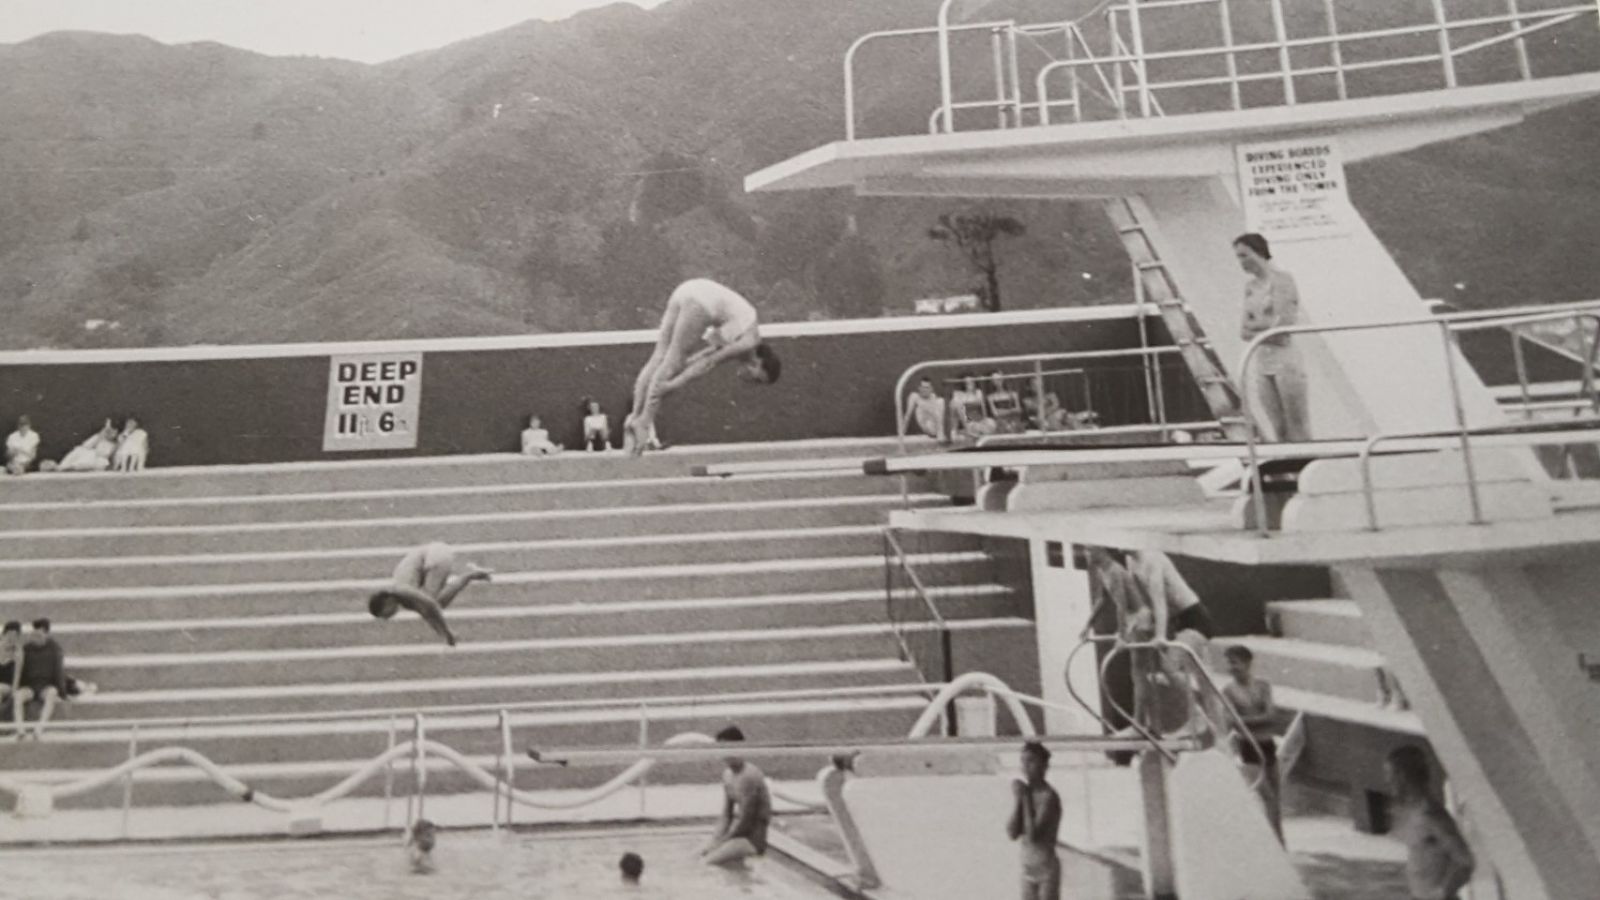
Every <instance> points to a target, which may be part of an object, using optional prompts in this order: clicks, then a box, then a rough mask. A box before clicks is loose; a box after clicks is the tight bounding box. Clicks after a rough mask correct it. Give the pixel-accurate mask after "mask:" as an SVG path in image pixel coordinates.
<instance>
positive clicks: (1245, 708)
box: [1222, 644, 1283, 844]
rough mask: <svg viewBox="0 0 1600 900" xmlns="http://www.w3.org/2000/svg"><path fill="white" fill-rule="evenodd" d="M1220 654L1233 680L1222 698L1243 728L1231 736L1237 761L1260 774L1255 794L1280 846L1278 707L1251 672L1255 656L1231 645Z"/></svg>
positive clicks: (1269, 690) (1264, 684) (1269, 689)
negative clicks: (1236, 750)
mask: <svg viewBox="0 0 1600 900" xmlns="http://www.w3.org/2000/svg"><path fill="white" fill-rule="evenodd" d="M1222 655H1223V657H1224V658H1225V659H1226V660H1227V661H1228V674H1229V675H1230V676H1232V678H1233V680H1232V681H1230V682H1229V683H1227V684H1225V685H1223V686H1222V696H1223V697H1224V698H1226V699H1227V701H1228V703H1229V705H1231V706H1232V707H1233V711H1234V712H1235V713H1237V714H1238V715H1239V722H1241V723H1242V724H1243V725H1244V729H1245V730H1244V732H1243V733H1236V734H1234V735H1233V739H1234V742H1235V746H1236V747H1237V748H1238V752H1239V762H1240V763H1243V764H1244V765H1247V766H1251V767H1253V768H1255V769H1258V770H1259V771H1260V776H1261V777H1260V780H1259V782H1258V783H1257V785H1256V793H1257V794H1258V795H1259V796H1260V797H1261V806H1262V808H1263V809H1265V810H1266V811H1267V823H1268V824H1270V825H1271V826H1272V833H1273V834H1275V835H1277V836H1278V843H1280V844H1281V843H1283V802H1282V798H1281V797H1280V796H1279V790H1280V788H1281V785H1282V777H1281V776H1280V775H1279V774H1278V741H1277V736H1276V734H1275V732H1274V729H1276V728H1277V726H1278V708H1277V706H1276V705H1274V704H1273V702H1272V685H1271V684H1270V683H1269V682H1268V681H1267V680H1266V679H1265V678H1257V677H1256V676H1255V673H1254V672H1253V671H1252V670H1251V668H1252V666H1253V665H1254V662H1255V654H1254V653H1251V652H1250V648H1249V647H1246V646H1244V645H1243V644H1233V645H1231V646H1229V647H1228V649H1227V650H1225V651H1223V654H1222ZM1235 730H1236V731H1237V728H1236V729H1235Z"/></svg>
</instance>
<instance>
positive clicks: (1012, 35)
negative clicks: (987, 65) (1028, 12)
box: [1006, 25, 1022, 128]
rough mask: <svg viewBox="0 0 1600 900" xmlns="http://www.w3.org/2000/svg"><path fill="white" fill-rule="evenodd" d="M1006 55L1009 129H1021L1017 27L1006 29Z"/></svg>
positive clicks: (1020, 71)
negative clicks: (1007, 60) (1009, 101)
mask: <svg viewBox="0 0 1600 900" xmlns="http://www.w3.org/2000/svg"><path fill="white" fill-rule="evenodd" d="M1006 55H1007V56H1008V57H1009V71H1010V75H1011V127H1012V128H1021V127H1022V68H1021V63H1020V62H1019V61H1018V60H1017V27H1016V26H1015V25H1012V26H1011V27H1009V28H1007V29H1006Z"/></svg>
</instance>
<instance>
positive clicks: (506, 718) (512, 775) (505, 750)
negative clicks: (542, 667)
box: [500, 709, 517, 830]
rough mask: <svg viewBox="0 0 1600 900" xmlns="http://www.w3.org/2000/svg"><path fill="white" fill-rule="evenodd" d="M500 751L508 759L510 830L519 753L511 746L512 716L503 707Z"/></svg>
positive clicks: (508, 824) (507, 790)
mask: <svg viewBox="0 0 1600 900" xmlns="http://www.w3.org/2000/svg"><path fill="white" fill-rule="evenodd" d="M500 753H501V755H502V756H503V757H504V758H505V761H506V772H505V779H506V829H507V830H510V828H511V826H512V823H513V819H512V811H513V810H514V809H515V808H516V804H515V803H514V802H513V801H512V799H511V794H512V792H513V791H515V790H516V789H517V754H516V751H515V750H513V749H512V748H511V716H510V715H509V714H507V713H506V711H505V710H503V709H502V710H501V711H500Z"/></svg>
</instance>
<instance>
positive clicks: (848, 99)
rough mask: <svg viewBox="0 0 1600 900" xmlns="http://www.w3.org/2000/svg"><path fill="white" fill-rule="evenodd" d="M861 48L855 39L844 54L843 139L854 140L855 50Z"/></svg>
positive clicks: (859, 42)
mask: <svg viewBox="0 0 1600 900" xmlns="http://www.w3.org/2000/svg"><path fill="white" fill-rule="evenodd" d="M859 46H861V41H860V40H859V39H857V41H856V42H855V43H854V44H851V45H850V49H849V50H846V51H845V52H844V139H845V140H847V141H853V140H855V139H856V48H857V47H859Z"/></svg>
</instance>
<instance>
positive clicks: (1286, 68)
mask: <svg viewBox="0 0 1600 900" xmlns="http://www.w3.org/2000/svg"><path fill="white" fill-rule="evenodd" d="M1272 30H1273V33H1274V34H1276V35H1277V38H1278V71H1279V72H1280V73H1282V75H1283V102H1284V103H1285V104H1287V105H1289V106H1293V105H1295V102H1296V100H1295V95H1294V60H1293V59H1292V58H1290V55H1289V26H1288V24H1287V23H1285V22H1284V20H1283V0H1272Z"/></svg>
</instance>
